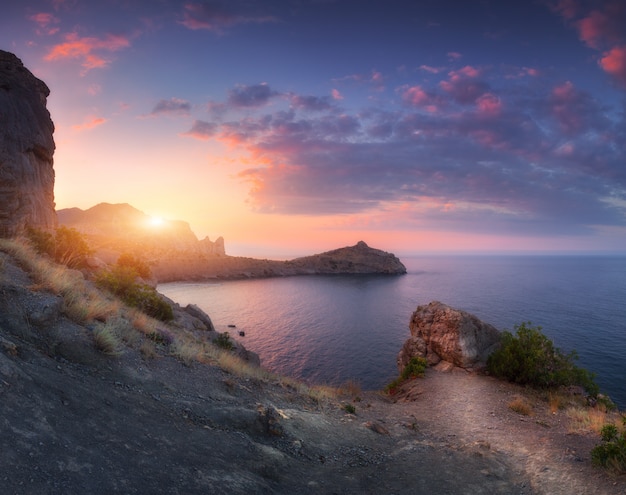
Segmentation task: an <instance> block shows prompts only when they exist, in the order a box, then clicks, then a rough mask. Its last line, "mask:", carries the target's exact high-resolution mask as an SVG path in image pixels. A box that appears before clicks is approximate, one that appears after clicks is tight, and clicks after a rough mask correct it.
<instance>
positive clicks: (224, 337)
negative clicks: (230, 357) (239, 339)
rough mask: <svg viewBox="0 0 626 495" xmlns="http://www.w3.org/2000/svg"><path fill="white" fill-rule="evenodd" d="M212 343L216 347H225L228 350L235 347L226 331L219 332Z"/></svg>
mask: <svg viewBox="0 0 626 495" xmlns="http://www.w3.org/2000/svg"><path fill="white" fill-rule="evenodd" d="M213 343H214V344H215V345H216V346H217V347H221V348H222V349H226V350H227V351H230V350H232V349H233V348H234V347H235V345H234V344H233V341H232V340H230V335H229V333H228V332H224V333H220V334H219V335H218V336H217V337H215V340H214V341H213Z"/></svg>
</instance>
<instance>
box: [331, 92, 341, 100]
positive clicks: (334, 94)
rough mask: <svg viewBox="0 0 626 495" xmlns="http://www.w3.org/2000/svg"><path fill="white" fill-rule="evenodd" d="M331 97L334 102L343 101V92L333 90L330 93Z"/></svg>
mask: <svg viewBox="0 0 626 495" xmlns="http://www.w3.org/2000/svg"><path fill="white" fill-rule="evenodd" d="M330 95H331V96H332V98H333V100H337V101H339V100H343V95H342V94H341V92H340V91H339V90H338V89H333V90H332V91H331V92H330Z"/></svg>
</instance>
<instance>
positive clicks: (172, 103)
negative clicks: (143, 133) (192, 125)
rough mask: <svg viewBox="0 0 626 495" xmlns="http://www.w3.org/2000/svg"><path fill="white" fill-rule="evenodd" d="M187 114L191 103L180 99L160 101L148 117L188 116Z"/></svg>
mask: <svg viewBox="0 0 626 495" xmlns="http://www.w3.org/2000/svg"><path fill="white" fill-rule="evenodd" d="M189 112H191V103H189V102H188V101H185V100H181V99H180V98H170V99H169V100H160V101H159V102H158V103H157V104H156V105H155V106H154V108H153V109H152V112H150V115H151V116H157V115H189Z"/></svg>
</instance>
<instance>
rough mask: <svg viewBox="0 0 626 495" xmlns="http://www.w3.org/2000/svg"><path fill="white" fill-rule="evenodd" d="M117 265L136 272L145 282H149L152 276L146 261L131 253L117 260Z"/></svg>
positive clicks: (123, 254) (122, 255)
mask: <svg viewBox="0 0 626 495" xmlns="http://www.w3.org/2000/svg"><path fill="white" fill-rule="evenodd" d="M116 265H117V266H120V267H125V268H129V269H131V270H134V271H135V272H136V273H137V275H138V276H139V277H141V278H143V279H144V280H148V279H149V278H150V276H151V274H152V273H151V270H150V266H149V265H148V263H147V262H146V261H144V260H142V259H141V258H139V257H138V256H135V255H133V254H130V253H122V254H121V255H120V257H119V258H118V259H117V263H116Z"/></svg>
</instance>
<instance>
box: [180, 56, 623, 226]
mask: <svg viewBox="0 0 626 495" xmlns="http://www.w3.org/2000/svg"><path fill="white" fill-rule="evenodd" d="M483 72H484V71H483V70H481V69H480V68H477V67H471V66H466V67H463V68H461V69H459V70H456V71H450V72H449V73H448V74H446V78H445V79H444V80H443V81H439V82H445V83H447V84H443V85H442V84H439V82H437V81H433V82H431V83H427V82H424V81H422V82H421V83H420V84H414V85H411V86H409V85H407V86H403V87H400V88H398V89H397V91H396V93H395V94H396V95H397V101H396V102H395V106H393V107H392V108H394V110H393V111H391V110H386V111H383V110H380V109H376V108H369V109H362V110H360V111H355V112H354V113H351V112H346V111H342V110H341V109H339V108H338V107H335V106H333V105H330V104H329V106H326V103H330V101H332V100H329V99H328V97H314V96H300V95H294V94H285V93H278V92H276V91H273V90H271V89H270V88H269V87H264V88H263V89H262V91H259V93H260V94H261V96H259V95H258V94H257V92H256V91H249V88H250V87H244V88H239V89H240V91H239V93H241V94H239V93H237V97H236V98H232V93H231V94H229V98H228V101H227V102H226V104H227V105H228V107H229V115H230V119H229V120H228V121H223V122H219V121H215V122H203V121H196V122H195V123H194V125H193V126H192V128H191V130H190V131H188V132H187V133H186V134H185V135H187V136H189V137H194V138H197V139H205V140H207V139H212V140H217V141H221V142H223V143H225V144H227V145H229V146H231V147H234V148H236V149H237V151H239V152H244V153H247V155H248V158H247V159H246V161H247V162H248V163H251V164H253V165H250V166H248V167H247V168H245V169H244V170H240V171H239V173H238V177H239V178H240V179H241V180H243V181H244V182H245V183H246V184H248V186H249V204H250V205H251V207H253V208H255V209H256V210H258V211H262V212H266V213H282V214H306V215H348V214H350V215H362V216H363V218H365V217H371V216H372V215H375V216H377V217H379V218H383V217H384V215H383V213H382V212H385V211H396V210H397V209H398V208H399V205H409V206H407V207H406V209H405V210H403V211H405V212H406V213H405V215H406V216H407V218H405V219H404V220H406V221H407V222H408V223H407V224H416V223H419V224H420V225H422V226H423V225H424V224H426V223H427V224H428V226H429V227H430V228H442V229H443V228H455V229H461V230H467V229H473V230H480V231H483V230H484V231H491V232H495V231H497V230H498V229H503V228H509V229H515V230H516V231H517V232H518V233H520V234H525V233H529V234H537V233H542V232H543V233H550V234H555V233H570V234H571V233H589V232H592V229H593V228H595V227H593V228H592V227H591V226H593V225H618V226H619V225H621V226H623V225H625V224H626V216H625V215H624V212H623V211H622V209H621V207H620V206H619V205H621V204H622V203H621V201H624V200H625V199H626V170H624V168H623V162H624V159H625V158H626V133H624V132H623V131H620V129H622V127H623V126H624V121H623V120H620V121H616V120H615V117H614V116H613V117H609V116H610V115H611V114H610V113H608V112H607V109H606V108H604V107H603V106H602V105H601V104H600V103H599V102H597V101H596V100H594V98H593V97H592V96H591V95H590V94H589V93H586V92H585V91H582V90H580V89H579V88H577V87H576V86H575V85H574V84H573V83H571V82H564V83H561V84H556V85H548V84H547V83H548V81H547V80H542V79H538V80H537V81H536V84H535V85H534V86H533V88H532V90H531V89H530V88H528V87H527V84H525V81H524V80H523V79H522V80H519V82H517V80H515V79H513V80H510V79H507V83H506V84H507V87H509V86H510V85H511V84H517V86H516V87H515V88H514V89H513V90H509V91H506V92H504V91H502V90H501V89H500V88H498V87H496V86H493V85H490V84H487V82H486V81H484V80H483V79H482V76H483ZM470 83H471V84H470ZM472 88H473V89H472ZM244 95H245V97H244ZM254 95H256V96H254ZM271 95H281V96H282V97H281V98H276V99H275V100H273V99H272V98H273V96H271ZM284 97H286V98H287V101H288V102H289V103H290V109H289V110H286V111H285V110H281V109H280V107H281V104H282V103H283V102H284V101H285V99H284ZM231 100H233V101H231ZM240 100H241V101H240ZM272 103H275V104H276V105H275V106H273V105H272ZM430 105H437V111H436V112H431V111H429V107H430ZM238 110H244V112H240V113H243V114H244V115H245V116H244V117H241V116H239V117H238V116H237V111H238ZM613 115H614V114H613ZM612 119H613V120H612ZM607 197H610V198H612V199H611V201H607V200H606V198H607ZM380 215H382V216H380ZM409 217H410V218H409Z"/></svg>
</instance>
